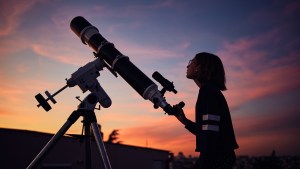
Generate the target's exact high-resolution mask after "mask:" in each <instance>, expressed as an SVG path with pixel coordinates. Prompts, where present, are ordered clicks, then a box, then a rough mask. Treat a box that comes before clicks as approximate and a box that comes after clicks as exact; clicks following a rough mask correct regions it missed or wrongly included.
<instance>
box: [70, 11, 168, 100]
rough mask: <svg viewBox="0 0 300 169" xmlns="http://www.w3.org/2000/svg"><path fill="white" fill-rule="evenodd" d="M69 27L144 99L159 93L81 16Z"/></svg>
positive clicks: (141, 73) (125, 57)
mask: <svg viewBox="0 0 300 169" xmlns="http://www.w3.org/2000/svg"><path fill="white" fill-rule="evenodd" d="M70 27H71V29H72V31H73V32H74V33H75V34H76V35H77V36H79V37H80V38H81V41H82V42H83V43H84V44H88V45H89V46H90V47H91V48H92V49H93V50H94V51H96V52H97V54H98V55H100V56H101V57H102V58H103V59H104V60H105V61H106V62H107V63H108V64H109V65H110V66H111V68H112V69H113V70H114V71H116V72H117V73H118V74H120V76H121V77H122V78H123V79H124V80H125V81H126V82H127V83H128V84H129V85H130V86H132V87H133V88H134V89H135V90H136V91H137V92H138V93H139V94H140V95H141V96H142V97H143V98H144V99H149V100H151V101H153V96H154V95H157V92H159V91H158V89H157V88H158V87H157V85H156V84H155V83H154V82H153V81H152V80H151V79H149V78H148V77H147V76H146V75H145V74H144V73H143V72H142V71H140V70H139V69H138V68H137V67H136V66H135V65H134V64H133V63H132V62H131V61H130V60H129V58H128V57H127V56H124V55H123V54H122V53H121V52H120V51H118V50H117V49H116V48H115V47H114V45H113V44H112V43H110V42H108V41H107V40H106V39H105V38H104V37H103V36H102V35H101V34H100V33H99V30H98V29H97V28H96V27H94V26H92V25H91V24H90V23H89V22H88V21H87V20H86V19H84V18H83V17H81V16H78V17H75V18H74V19H73V20H72V21H71V23H70ZM162 104H163V103H162ZM161 106H164V105H161Z"/></svg>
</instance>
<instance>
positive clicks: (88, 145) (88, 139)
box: [83, 116, 92, 169]
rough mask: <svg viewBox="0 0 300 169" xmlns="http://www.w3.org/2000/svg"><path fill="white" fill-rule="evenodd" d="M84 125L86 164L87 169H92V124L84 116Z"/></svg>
mask: <svg viewBox="0 0 300 169" xmlns="http://www.w3.org/2000/svg"><path fill="white" fill-rule="evenodd" d="M83 124H84V134H85V138H84V144H85V164H86V169H91V168H92V157H91V156H92V155H91V122H90V120H89V118H86V116H84V119H83Z"/></svg>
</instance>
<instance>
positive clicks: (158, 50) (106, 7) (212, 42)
mask: <svg viewBox="0 0 300 169" xmlns="http://www.w3.org/2000/svg"><path fill="white" fill-rule="evenodd" d="M76 16H83V17H85V18H86V19H87V20H88V21H89V22H90V23H92V24H93V25H94V26H96V27H97V28H98V29H99V30H100V33H101V34H102V35H103V36H104V37H105V38H106V39H107V40H108V41H110V42H112V43H114V45H115V46H116V48H117V49H118V50H119V51H121V52H122V53H123V54H124V55H127V56H129V58H130V60H131V61H132V62H133V63H134V64H135V65H136V66H137V67H138V68H140V69H141V70H142V71H143V72H144V73H145V74H146V75H147V76H149V77H150V78H151V75H152V73H153V72H154V71H159V72H160V73H161V74H162V75H164V76H165V77H166V78H167V79H169V80H170V81H173V82H174V85H175V88H176V90H177V91H178V94H176V95H175V94H173V93H167V94H166V99H167V101H168V102H169V103H171V104H177V103H178V102H180V101H184V102H185V103H186V106H185V108H184V110H185V112H186V114H187V117H188V118H190V119H191V120H194V105H195V101H196V97H197V92H198V88H197V86H196V85H195V84H194V82H193V81H191V80H189V79H186V78H185V74H186V65H187V63H188V61H189V60H190V59H192V58H193V57H194V55H195V54H196V53H198V52H202V51H206V52H211V53H215V54H217V55H218V56H220V58H221V59H222V60H223V63H224V67H225V71H226V74H227V87H228V89H229V90H228V91H225V92H224V95H225V97H226V98H227V101H228V104H229V106H230V110H231V116H232V120H233V125H234V128H235V133H236V137H237V141H238V143H239V145H240V148H239V149H238V150H237V154H240V155H242V154H248V155H265V154H270V153H271V152H272V150H273V149H275V150H276V151H277V152H278V154H299V153H300V151H299V150H300V144H299V142H300V135H299V131H300V123H299V120H300V106H299V103H298V101H299V100H300V77H299V72H300V31H299V30H300V24H299V23H300V22H299V17H300V1H297V0H287V1H280V0H269V1H259V0H254V1H248V2H245V1H237V0H230V1H226V3H224V2H223V3H221V2H220V1H203V0H197V1H196V0H192V1H179V0H178V1H177V0H161V1H158V0H153V1H150V0H149V1H137V0H129V1H103V2H101V1H78V0H75V1H74V0H72V1H70V0H67V1H62V0H52V1H51V0H26V1H22V0H11V1H4V0H1V1H0V19H1V22H0V64H1V65H0V80H1V83H0V127H3V128H15V129H26V130H34V131H42V132H49V133H56V132H57V131H58V129H59V128H60V127H61V126H62V124H63V123H64V122H65V121H66V119H67V118H68V116H69V115H70V114H71V112H72V111H73V110H75V109H76V108H77V105H78V104H79V101H78V100H76V99H75V97H76V96H81V98H84V96H86V95H87V93H85V94H82V92H81V90H80V89H79V88H78V87H73V88H68V89H67V90H65V91H63V92H62V93H61V94H59V95H57V96H56V97H55V99H56V100H57V102H58V103H57V104H55V105H53V104H51V105H52V110H50V112H45V111H44V110H43V109H41V108H37V107H36V105H37V101H36V100H35V98H34V96H35V95H36V94H37V93H42V94H43V95H44V93H43V92H44V91H45V90H48V91H49V92H50V93H54V92H55V91H57V90H58V89H60V88H61V87H63V86H64V85H65V78H69V77H70V76H71V74H72V73H73V72H74V71H76V70H77V69H78V68H79V67H80V66H83V65H85V64H86V63H88V62H90V61H93V60H94V57H93V54H92V50H91V49H90V48H89V47H88V46H85V45H83V44H82V43H81V41H80V39H79V38H78V37H77V36H76V35H75V34H74V33H73V32H72V31H71V30H70V27H69V24H70V21H71V20H72V19H73V18H74V17H76ZM100 74H101V76H100V77H99V78H98V80H99V82H100V83H101V85H102V87H103V88H104V89H105V90H106V92H107V93H108V94H109V96H110V97H111V99H112V103H113V104H112V106H111V107H110V108H108V109H104V108H102V109H101V111H96V115H97V119H98V122H99V123H100V124H101V126H102V131H103V132H104V139H105V140H106V139H107V136H108V135H109V133H110V132H111V131H112V130H114V129H119V130H120V140H121V141H123V143H124V144H129V145H136V146H142V147H144V146H148V147H151V148H158V149H163V150H169V151H171V152H173V153H175V154H177V153H178V152H179V151H182V152H183V153H184V154H186V155H189V154H191V155H197V154H198V153H195V152H194V149H195V138H194V136H193V135H192V134H191V133H189V132H188V131H187V130H186V129H185V128H184V126H183V125H182V124H180V123H179V122H178V121H177V120H176V118H175V117H172V116H167V115H164V112H163V111H162V110H161V109H153V105H152V104H151V103H150V102H149V101H147V100H144V99H143V98H142V97H141V96H140V95H139V94H138V93H137V92H135V91H134V90H133V89H132V88H131V87H130V86H129V85H128V84H127V83H126V82H125V81H124V79H122V78H121V77H120V76H119V77H118V78H115V77H114V76H113V75H112V74H111V73H110V72H109V71H107V70H106V69H104V70H103V71H101V72H100ZM153 81H154V80H153ZM157 84H158V83H157ZM158 86H159V87H160V85H159V84H158ZM68 133H72V134H80V133H81V123H80V121H78V122H77V123H76V124H75V125H73V126H72V127H71V128H70V130H69V131H68Z"/></svg>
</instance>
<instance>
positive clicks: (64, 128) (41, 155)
mask: <svg viewBox="0 0 300 169" xmlns="http://www.w3.org/2000/svg"><path fill="white" fill-rule="evenodd" d="M79 117H80V112H78V111H74V112H73V113H72V114H71V115H70V117H69V118H68V120H67V121H66V122H65V124H64V125H63V126H62V127H61V128H60V129H59V131H58V132H57V133H56V134H55V135H54V136H53V137H52V138H51V140H50V141H49V142H48V143H47V144H46V146H45V147H44V148H43V149H42V150H41V151H40V153H39V154H38V155H37V156H36V157H35V158H34V160H33V161H32V162H31V163H30V164H29V166H28V167H27V169H33V168H37V166H38V165H39V163H40V162H41V161H42V160H43V159H44V158H45V155H46V154H47V153H48V151H49V150H51V148H52V147H53V146H54V145H55V144H56V143H57V142H58V140H59V139H60V138H61V137H62V136H63V135H64V134H65V133H66V132H67V131H68V129H69V128H70V127H71V126H72V124H73V123H74V122H75V121H76V120H77V119H78V118H79Z"/></svg>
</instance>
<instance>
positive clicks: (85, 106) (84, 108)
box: [27, 93, 111, 169]
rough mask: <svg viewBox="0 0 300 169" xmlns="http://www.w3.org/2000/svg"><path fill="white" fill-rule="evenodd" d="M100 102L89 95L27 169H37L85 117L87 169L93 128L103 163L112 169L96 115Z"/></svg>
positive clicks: (89, 161)
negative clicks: (76, 123)
mask: <svg viewBox="0 0 300 169" xmlns="http://www.w3.org/2000/svg"><path fill="white" fill-rule="evenodd" d="M97 102H98V97H97V95H96V94H95V93H91V94H89V95H88V96H87V97H86V98H85V99H84V100H83V101H82V102H81V103H80V105H79V106H78V109H77V110H75V111H73V112H72V114H71V115H70V116H69V118H68V119H67V121H66V122H65V124H64V125H63V126H62V127H61V128H60V129H59V131H58V132H57V133H56V134H55V135H54V136H53V137H52V138H51V139H50V141H49V142H48V143H47V144H46V145H45V147H44V148H43V149H42V150H41V151H40V153H39V154H38V155H37V156H36V157H35V158H34V160H33V161H32V162H31V163H30V164H29V166H28V167H27V169H33V168H37V167H38V165H39V164H40V163H41V161H42V160H43V159H44V158H45V157H46V155H47V153H48V152H49V151H50V150H51V149H52V148H53V147H54V146H55V144H56V143H57V142H58V141H59V139H60V138H62V136H63V135H64V134H65V133H66V132H67V130H68V129H69V128H70V127H71V126H72V125H73V124H74V123H75V122H76V121H77V120H78V118H79V117H80V116H82V117H83V125H84V131H85V136H86V137H85V150H86V151H85V162H86V169H91V167H92V166H91V138H90V134H91V130H90V129H91V128H92V131H93V135H94V137H95V141H96V143H97V148H98V151H99V152H100V155H101V157H102V161H103V164H104V168H105V169H111V165H110V162H109V158H108V156H107V152H106V149H105V146H104V143H103V140H102V137H101V134H100V131H99V127H98V124H97V119H96V115H95V112H94V109H95V106H96V104H97Z"/></svg>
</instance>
